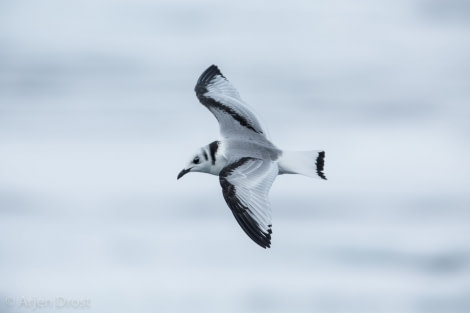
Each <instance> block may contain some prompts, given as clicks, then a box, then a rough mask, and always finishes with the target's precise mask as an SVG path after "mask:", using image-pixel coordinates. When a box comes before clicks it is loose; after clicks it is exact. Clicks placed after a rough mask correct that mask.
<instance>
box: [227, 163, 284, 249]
mask: <svg viewBox="0 0 470 313" xmlns="http://www.w3.org/2000/svg"><path fill="white" fill-rule="evenodd" d="M278 172H279V169H278V166H277V164H276V163H275V162H272V161H270V160H261V159H255V158H248V157H245V158H241V159H240V160H238V161H237V162H235V163H232V164H230V165H228V166H226V167H225V168H223V169H222V171H221V172H220V185H221V186H222V192H223V195H224V198H225V202H227V204H228V206H229V208H230V209H231V210H232V213H233V215H234V216H235V219H236V220H237V222H238V224H239V225H240V226H241V228H242V229H243V230H244V231H245V233H246V234H247V235H248V236H249V237H250V238H251V239H252V240H253V241H254V242H256V243H257V244H258V245H260V246H261V247H263V248H269V247H270V245H271V233H272V231H271V226H272V224H271V205H270V203H269V199H268V194H269V190H270V188H271V185H272V184H273V182H274V179H275V178H276V176H277V175H278Z"/></svg>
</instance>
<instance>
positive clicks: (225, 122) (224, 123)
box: [194, 65, 265, 138]
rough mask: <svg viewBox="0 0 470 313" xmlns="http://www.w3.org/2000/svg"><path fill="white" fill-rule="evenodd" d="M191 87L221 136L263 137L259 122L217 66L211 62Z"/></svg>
mask: <svg viewBox="0 0 470 313" xmlns="http://www.w3.org/2000/svg"><path fill="white" fill-rule="evenodd" d="M194 90H195V91H196V95H197V97H198V99H199V101H200V102H201V103H202V104H203V105H204V106H205V107H207V108H208V109H209V110H210V111H211V112H212V114H214V116H215V117H216V118H217V121H218V122H219V126H220V133H221V134H222V136H223V137H225V138H231V137H236V136H247V135H250V136H253V134H256V135H257V136H261V137H265V133H264V131H263V129H262V127H261V123H260V122H259V121H258V119H257V118H256V116H255V115H254V114H253V112H251V111H250V109H249V108H248V107H247V105H246V103H245V102H244V101H243V100H242V99H241V98H240V95H239V94H238V92H237V90H236V89H235V87H233V85H232V84H231V83H230V82H229V81H228V80H227V79H226V78H225V77H224V76H223V75H222V73H221V72H220V70H219V68H218V67H217V66H215V65H211V66H210V67H209V68H208V69H207V70H205V71H204V73H202V74H201V76H200V77H199V79H198V81H197V84H196V87H195V88H194Z"/></svg>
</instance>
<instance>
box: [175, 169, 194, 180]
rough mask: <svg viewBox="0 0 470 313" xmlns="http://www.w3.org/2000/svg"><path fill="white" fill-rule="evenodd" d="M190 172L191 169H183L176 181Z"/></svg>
mask: <svg viewBox="0 0 470 313" xmlns="http://www.w3.org/2000/svg"><path fill="white" fill-rule="evenodd" d="M189 172H191V168H185V169H183V170H182V171H181V172H180V173H179V174H178V178H177V179H180V178H181V177H183V176H184V175H185V174H187V173H189Z"/></svg>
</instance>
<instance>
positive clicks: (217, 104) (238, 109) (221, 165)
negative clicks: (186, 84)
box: [177, 65, 326, 248]
mask: <svg viewBox="0 0 470 313" xmlns="http://www.w3.org/2000/svg"><path fill="white" fill-rule="evenodd" d="M195 91H196V96H197V97H198V99H199V101H200V102H201V103H202V104H203V105H204V106H205V107H206V108H208V109H209V111H211V113H212V114H213V115H214V116H215V118H216V119H217V121H218V122H219V127H220V135H221V139H219V140H216V141H213V142H212V143H210V144H208V145H206V146H204V147H201V148H200V149H199V150H198V151H197V152H196V153H195V154H194V155H193V156H192V157H191V159H190V161H189V163H188V165H187V166H186V167H185V168H184V169H183V170H182V171H181V172H180V173H179V174H178V178H177V179H180V178H181V177H183V176H184V175H185V174H187V173H189V172H202V173H208V174H212V175H217V176H219V180H220V185H221V187H222V193H223V196H224V199H225V202H226V203H227V205H228V207H229V208H230V210H231V211H232V213H233V216H235V219H236V220H237V222H238V224H239V225H240V226H241V228H242V229H243V230H244V231H245V233H246V234H247V235H248V236H249V237H250V238H251V239H252V240H253V241H254V242H255V243H257V244H258V245H260V246H261V247H263V248H269V247H270V246H271V234H272V222H271V205H270V202H269V199H268V194H269V190H270V188H271V185H272V184H273V182H274V179H276V176H277V175H280V174H302V175H306V176H310V177H318V178H321V179H324V180H326V177H325V174H324V173H323V168H324V164H325V151H322V150H311V151H285V150H281V149H279V148H278V147H276V146H275V145H274V144H273V143H272V142H271V141H270V140H269V139H268V137H267V135H266V132H265V130H264V129H263V127H262V125H261V123H260V121H259V119H258V118H257V117H256V115H255V114H254V113H253V112H252V111H251V110H250V109H249V108H248V106H247V104H246V103H245V102H244V101H243V100H242V99H241V97H240V95H239V94H238V91H237V90H236V89H235V87H234V86H233V85H232V84H231V83H230V82H229V81H228V80H227V78H225V76H224V75H223V74H222V73H221V72H220V70H219V68H218V67H217V66H216V65H212V66H210V67H209V68H208V69H207V70H205V71H204V72H203V73H202V74H201V76H200V77H199V79H198V81H197V84H196V87H195Z"/></svg>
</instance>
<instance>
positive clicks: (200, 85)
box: [194, 64, 225, 95]
mask: <svg viewBox="0 0 470 313" xmlns="http://www.w3.org/2000/svg"><path fill="white" fill-rule="evenodd" d="M217 75H219V76H222V77H223V78H225V76H224V75H223V74H222V72H220V70H219V68H218V67H217V65H215V64H212V65H211V66H209V67H208V68H207V69H206V70H205V71H204V72H203V73H202V74H201V76H199V79H198V80H197V83H196V87H194V91H195V92H196V94H197V95H202V94H204V93H206V91H207V88H206V86H207V84H209V83H210V82H211V80H212V79H213V78H214V77H215V76H217Z"/></svg>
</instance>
